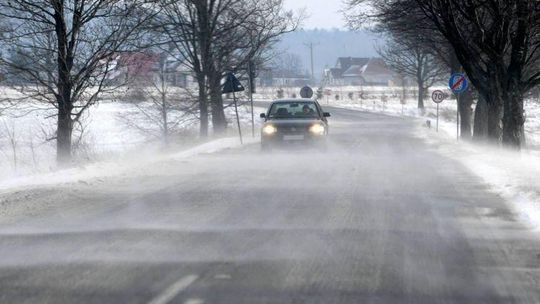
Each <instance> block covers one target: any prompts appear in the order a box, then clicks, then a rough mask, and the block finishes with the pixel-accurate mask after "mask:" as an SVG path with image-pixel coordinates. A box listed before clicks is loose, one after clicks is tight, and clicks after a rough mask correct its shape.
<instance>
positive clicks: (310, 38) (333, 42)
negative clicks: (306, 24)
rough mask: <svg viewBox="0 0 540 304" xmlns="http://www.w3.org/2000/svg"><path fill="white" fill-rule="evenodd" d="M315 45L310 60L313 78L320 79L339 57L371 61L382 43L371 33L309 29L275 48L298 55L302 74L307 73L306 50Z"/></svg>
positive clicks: (286, 39)
mask: <svg viewBox="0 0 540 304" xmlns="http://www.w3.org/2000/svg"><path fill="white" fill-rule="evenodd" d="M310 42H312V43H313V44H314V49H313V57H314V67H315V77H316V78H320V77H321V75H322V73H323V70H324V68H325V67H333V66H334V65H335V64H336V61H337V58H338V57H349V56H350V57H374V56H377V52H376V51H375V46H376V45H377V44H382V39H381V38H380V37H378V36H377V35H375V34H373V33H370V32H351V31H343V30H338V29H335V30H325V29H310V30H298V31H296V32H292V33H288V34H285V35H284V36H283V37H282V39H281V41H280V42H279V43H278V45H277V46H276V48H277V50H279V51H285V52H289V53H293V54H297V55H299V56H300V57H301V58H302V64H303V67H304V69H305V70H307V71H309V70H310V56H309V48H307V47H306V46H305V45H304V44H305V43H310Z"/></svg>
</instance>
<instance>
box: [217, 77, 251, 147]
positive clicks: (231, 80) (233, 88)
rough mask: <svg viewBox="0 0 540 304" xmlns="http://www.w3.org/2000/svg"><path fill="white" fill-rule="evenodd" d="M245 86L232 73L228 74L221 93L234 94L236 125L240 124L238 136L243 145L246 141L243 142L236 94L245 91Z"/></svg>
mask: <svg viewBox="0 0 540 304" xmlns="http://www.w3.org/2000/svg"><path fill="white" fill-rule="evenodd" d="M244 90H245V89H244V86H243V85H242V84H241V83H240V81H239V80H238V78H236V76H234V74H233V73H232V72H230V73H229V74H227V78H226V79H225V83H224V84H223V90H222V91H221V93H223V94H227V93H232V94H233V101H234V111H235V112H236V123H237V124H238V136H239V137H240V144H241V145H243V144H244V141H243V140H242V128H241V127H240V116H239V115H238V104H237V103H236V94H235V93H236V92H241V91H244Z"/></svg>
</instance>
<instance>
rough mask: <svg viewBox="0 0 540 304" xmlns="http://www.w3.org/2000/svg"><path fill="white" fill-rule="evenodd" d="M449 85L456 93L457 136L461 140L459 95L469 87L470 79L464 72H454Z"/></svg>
mask: <svg viewBox="0 0 540 304" xmlns="http://www.w3.org/2000/svg"><path fill="white" fill-rule="evenodd" d="M448 87H450V89H451V90H452V92H453V93H454V94H456V105H457V106H456V137H457V140H459V97H460V95H459V94H460V93H463V92H465V91H466V90H467V88H468V87H469V81H468V80H467V77H465V74H463V73H454V74H452V76H450V79H448Z"/></svg>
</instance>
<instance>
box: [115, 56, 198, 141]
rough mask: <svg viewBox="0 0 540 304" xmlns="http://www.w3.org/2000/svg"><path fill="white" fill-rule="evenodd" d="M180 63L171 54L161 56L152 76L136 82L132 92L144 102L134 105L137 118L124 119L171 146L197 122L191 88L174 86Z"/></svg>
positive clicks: (123, 116) (123, 119) (126, 117)
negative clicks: (172, 141)
mask: <svg viewBox="0 0 540 304" xmlns="http://www.w3.org/2000/svg"><path fill="white" fill-rule="evenodd" d="M177 66H178V62H177V61H176V60H175V59H174V58H173V57H171V56H170V54H169V53H168V52H163V53H161V54H160V55H159V59H158V61H157V63H156V64H155V65H154V69H153V71H152V73H151V75H150V76H147V77H142V78H139V79H134V80H133V81H132V82H130V89H132V88H135V89H136V90H137V91H138V94H141V96H139V97H141V98H142V99H143V100H142V101H143V102H137V103H135V104H134V105H135V106H136V107H137V109H138V113H135V115H122V117H121V119H122V121H124V122H125V123H126V124H128V125H129V126H131V127H134V128H135V129H137V130H139V131H141V133H143V134H144V135H147V136H149V137H151V138H156V139H160V140H161V141H162V142H163V144H164V146H168V145H169V142H170V137H171V136H172V135H174V134H177V133H179V132H180V131H181V130H183V129H185V128H186V125H190V124H191V123H192V122H194V121H196V120H198V117H197V111H196V108H197V103H196V102H195V101H194V99H195V100H196V98H193V96H192V95H191V92H190V91H189V89H188V88H184V87H180V86H179V85H178V84H176V83H175V76H176V74H177V71H176V68H177Z"/></svg>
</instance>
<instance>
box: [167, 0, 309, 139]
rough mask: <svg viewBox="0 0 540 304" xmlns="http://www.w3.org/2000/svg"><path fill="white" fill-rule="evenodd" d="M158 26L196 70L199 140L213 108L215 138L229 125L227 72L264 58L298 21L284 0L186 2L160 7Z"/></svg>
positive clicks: (190, 0) (187, 0)
mask: <svg viewBox="0 0 540 304" xmlns="http://www.w3.org/2000/svg"><path fill="white" fill-rule="evenodd" d="M161 5H162V10H163V14H162V16H161V19H160V21H159V22H160V23H161V24H162V25H163V27H164V29H165V32H166V33H167V35H168V40H169V41H168V42H171V43H172V44H173V45H174V46H175V48H176V49H177V50H178V51H179V52H180V53H181V54H182V55H183V57H184V58H185V60H186V63H187V64H188V65H189V66H190V67H191V68H192V69H193V71H194V73H195V75H196V77H197V80H198V86H199V111H200V117H201V127H200V135H201V136H206V135H207V133H208V107H209V106H210V110H211V117H212V125H213V128H214V133H215V134H220V133H223V132H224V131H225V128H226V125H227V122H226V118H225V113H224V105H223V99H222V97H221V81H222V78H223V77H224V75H225V73H226V72H228V71H237V70H239V69H240V68H241V67H243V66H246V65H247V64H248V62H251V61H256V60H257V58H259V61H262V60H260V58H261V57H262V55H263V54H264V51H265V50H268V49H269V48H270V47H271V45H272V44H273V43H274V42H276V39H277V38H278V37H279V36H280V35H281V34H283V33H285V32H287V31H291V30H294V29H295V28H296V26H297V25H298V18H297V17H295V16H294V15H293V14H292V13H291V12H286V11H284V9H283V0H269V1H264V2H260V1H256V0H183V1H167V0H164V1H162V2H161Z"/></svg>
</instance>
